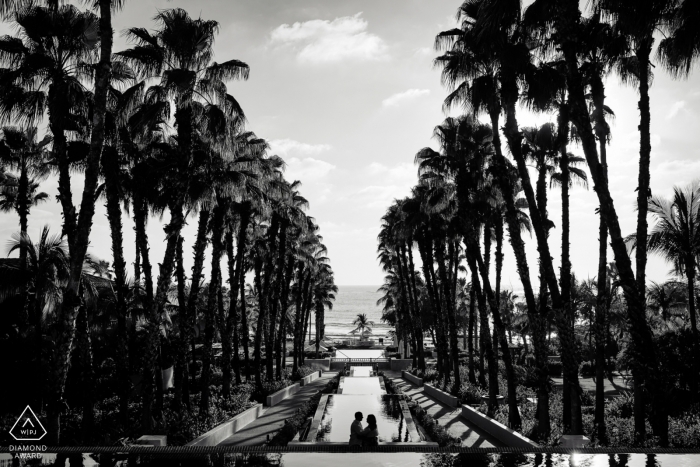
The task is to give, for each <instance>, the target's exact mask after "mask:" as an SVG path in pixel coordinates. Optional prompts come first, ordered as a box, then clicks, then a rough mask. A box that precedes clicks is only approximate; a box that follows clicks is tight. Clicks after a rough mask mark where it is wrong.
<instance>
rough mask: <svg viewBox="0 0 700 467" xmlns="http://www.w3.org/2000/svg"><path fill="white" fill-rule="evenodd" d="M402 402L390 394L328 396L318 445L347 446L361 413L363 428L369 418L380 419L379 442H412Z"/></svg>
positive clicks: (317, 438)
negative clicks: (338, 444)
mask: <svg viewBox="0 0 700 467" xmlns="http://www.w3.org/2000/svg"><path fill="white" fill-rule="evenodd" d="M346 381H347V380H346ZM399 400H400V397H399V396H395V395H388V394H387V395H346V394H342V395H329V396H328V403H327V404H326V409H325V412H324V414H323V418H322V419H321V424H320V425H319V429H318V435H317V437H316V441H330V442H337V443H343V442H347V441H348V439H350V425H351V424H352V422H353V420H355V412H358V411H359V412H362V414H363V415H364V417H365V421H363V426H366V420H367V415H369V414H374V416H375V417H377V428H378V430H379V442H382V443H383V442H390V441H391V442H400V441H403V442H408V441H411V437H410V435H409V433H408V428H407V426H406V423H405V421H404V416H403V412H402V411H401V404H400V402H399ZM416 441H418V440H416Z"/></svg>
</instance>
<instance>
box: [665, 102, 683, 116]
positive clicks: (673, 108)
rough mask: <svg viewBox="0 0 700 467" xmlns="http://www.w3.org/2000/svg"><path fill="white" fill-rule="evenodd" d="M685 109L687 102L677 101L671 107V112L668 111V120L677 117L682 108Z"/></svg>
mask: <svg viewBox="0 0 700 467" xmlns="http://www.w3.org/2000/svg"><path fill="white" fill-rule="evenodd" d="M684 107H685V101H677V102H675V103H674V104H673V105H672V106H671V110H669V111H668V115H666V120H670V119H672V118H673V117H675V116H676V115H677V114H678V112H680V110H681V109H682V108H684Z"/></svg>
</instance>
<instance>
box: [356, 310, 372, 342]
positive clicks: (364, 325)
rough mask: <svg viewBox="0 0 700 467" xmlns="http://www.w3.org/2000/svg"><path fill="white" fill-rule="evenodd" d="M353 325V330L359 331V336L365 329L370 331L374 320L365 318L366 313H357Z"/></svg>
mask: <svg viewBox="0 0 700 467" xmlns="http://www.w3.org/2000/svg"><path fill="white" fill-rule="evenodd" d="M352 324H354V325H355V326H357V327H356V328H355V331H357V332H359V333H360V338H362V334H363V333H364V332H365V331H372V326H374V321H370V320H369V319H367V314H366V313H358V314H357V318H355V321H353V322H352Z"/></svg>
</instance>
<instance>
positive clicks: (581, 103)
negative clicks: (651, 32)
mask: <svg viewBox="0 0 700 467" xmlns="http://www.w3.org/2000/svg"><path fill="white" fill-rule="evenodd" d="M494 1H496V0H494ZM498 1H499V2H500V0H498ZM505 11H508V10H507V9H506V10H505ZM525 17H526V22H527V23H528V24H529V27H531V28H532V29H535V30H536V31H538V32H539V33H540V34H539V37H540V38H541V39H540V45H543V46H545V47H543V48H542V50H554V49H556V50H558V51H560V52H561V54H562V55H563V58H564V63H565V64H566V82H567V93H568V99H567V100H568V103H569V109H570V117H571V121H572V123H574V125H575V126H576V131H577V135H578V137H579V138H580V140H581V144H582V147H583V152H584V154H585V156H586V161H587V163H588V167H589V169H590V171H591V177H592V179H593V182H594V184H595V192H596V194H597V195H598V200H599V202H600V205H601V208H600V212H601V215H602V217H603V218H604V220H605V224H606V227H607V230H608V232H609V234H610V237H611V242H610V243H611V245H612V248H613V252H614V254H615V261H616V263H617V267H618V271H619V273H620V280H621V284H622V286H623V288H624V291H625V294H626V301H627V311H628V315H629V321H630V324H631V330H632V338H633V345H634V348H635V349H636V352H637V355H638V358H637V359H635V361H634V364H635V365H634V369H633V372H634V373H635V376H634V377H635V381H636V383H637V384H635V388H638V389H637V391H636V392H635V432H636V433H637V438H638V439H639V440H642V439H643V438H644V437H645V433H646V431H645V430H646V428H645V424H644V402H643V397H644V395H643V393H642V389H641V388H643V387H645V385H646V384H647V383H646V379H648V380H649V383H648V385H647V387H651V388H652V396H653V400H654V402H653V404H652V405H653V406H654V417H653V421H652V423H653V424H655V425H657V427H656V429H655V432H658V433H660V434H661V437H662V440H663V439H664V438H665V437H666V434H665V433H667V432H668V429H667V417H666V414H665V397H666V396H665V395H664V389H663V387H664V384H663V382H661V381H659V382H657V383H653V382H652V381H653V380H654V379H655V378H656V376H657V375H655V374H654V372H653V370H652V369H653V368H655V367H656V366H657V363H656V349H655V345H654V342H653V340H652V334H651V329H650V328H649V326H648V323H647V322H646V312H645V307H644V300H643V299H642V296H643V292H642V294H640V293H639V291H638V290H637V289H638V284H637V279H636V278H635V273H634V270H633V268H632V264H631V261H630V258H629V256H628V254H627V249H626V247H625V243H624V238H623V237H622V232H621V229H620V223H619V218H618V216H617V211H616V209H615V205H614V201H613V199H612V196H611V195H610V188H609V184H608V180H607V177H606V176H605V171H604V170H603V168H602V166H601V161H600V160H599V158H598V150H597V147H596V146H597V143H596V141H595V134H594V131H593V128H592V123H591V119H590V113H589V111H588V108H587V105H586V94H585V83H586V81H585V80H584V74H583V72H582V69H581V61H580V60H579V54H580V53H581V51H582V46H581V41H579V37H580V34H579V33H580V32H581V14H580V11H579V3H578V2H575V1H574V0H564V1H556V2H555V1H552V0H536V1H535V2H534V3H533V4H531V5H530V6H529V7H528V9H527V11H526V13H525ZM499 20H500V15H499V14H498V11H497V10H496V9H494V10H493V14H492V15H491V20H490V21H489V24H490V27H491V28H496V27H498V25H499ZM551 45H555V47H546V46H551ZM647 84H648V83H647ZM600 103H601V100H600V99H598V100H597V101H596V102H595V103H594V104H595V105H596V106H598V105H599V104H600ZM596 110H597V111H598V112H602V111H603V109H602V108H600V107H597V108H596ZM640 190H642V191H644V193H645V194H646V193H648V190H646V187H640ZM657 422H658V423H657Z"/></svg>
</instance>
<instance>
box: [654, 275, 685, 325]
mask: <svg viewBox="0 0 700 467" xmlns="http://www.w3.org/2000/svg"><path fill="white" fill-rule="evenodd" d="M647 297H648V300H647V303H648V306H649V308H651V309H652V310H653V311H654V312H656V314H657V315H658V316H660V317H661V320H662V321H664V322H667V321H669V320H670V319H671V317H673V316H675V315H676V313H677V312H678V311H680V310H683V309H685V308H686V306H687V297H686V296H685V294H684V291H683V284H682V283H680V282H676V281H668V282H665V283H663V284H657V283H656V282H651V285H650V286H649V289H648V290H647Z"/></svg>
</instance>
